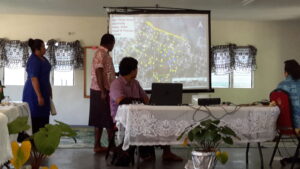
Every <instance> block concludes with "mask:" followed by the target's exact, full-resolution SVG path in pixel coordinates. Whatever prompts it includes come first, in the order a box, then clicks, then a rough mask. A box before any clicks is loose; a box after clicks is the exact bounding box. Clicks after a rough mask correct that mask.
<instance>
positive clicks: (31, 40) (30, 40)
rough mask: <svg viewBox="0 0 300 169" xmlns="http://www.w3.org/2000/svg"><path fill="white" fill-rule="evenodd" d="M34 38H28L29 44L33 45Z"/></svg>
mask: <svg viewBox="0 0 300 169" xmlns="http://www.w3.org/2000/svg"><path fill="white" fill-rule="evenodd" d="M33 42H34V40H33V39H31V38H30V39H28V46H32V45H33Z"/></svg>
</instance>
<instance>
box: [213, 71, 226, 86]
mask: <svg viewBox="0 0 300 169" xmlns="http://www.w3.org/2000/svg"><path fill="white" fill-rule="evenodd" d="M211 82H212V87H213V88H229V74H224V75H216V74H215V73H212V74H211Z"/></svg>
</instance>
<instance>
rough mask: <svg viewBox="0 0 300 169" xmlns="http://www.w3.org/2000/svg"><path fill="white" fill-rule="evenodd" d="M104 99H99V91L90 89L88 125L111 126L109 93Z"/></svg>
mask: <svg viewBox="0 0 300 169" xmlns="http://www.w3.org/2000/svg"><path fill="white" fill-rule="evenodd" d="M106 96H107V97H106V99H101V91H97V90H93V89H90V117H89V126H94V127H98V128H112V127H113V120H112V117H111V115H110V105H109V93H107V94H106Z"/></svg>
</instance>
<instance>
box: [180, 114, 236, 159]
mask: <svg viewBox="0 0 300 169" xmlns="http://www.w3.org/2000/svg"><path fill="white" fill-rule="evenodd" d="M219 123H220V120H210V119H209V120H205V121H202V122H200V124H197V125H193V126H190V127H188V128H186V129H185V131H184V132H183V133H182V134H181V135H180V136H179V137H178V138H177V140H180V139H182V138H183V137H185V139H184V140H185V144H188V141H189V142H190V144H191V145H194V147H196V151H203V152H216V156H217V159H218V160H219V161H221V163H226V162H227V160H228V154H227V153H226V152H220V151H219V149H218V147H219V145H220V144H221V143H222V142H225V143H227V144H233V138H234V137H235V138H237V139H238V137H237V135H236V134H235V132H234V131H233V130H232V129H230V128H229V127H227V126H219Z"/></svg>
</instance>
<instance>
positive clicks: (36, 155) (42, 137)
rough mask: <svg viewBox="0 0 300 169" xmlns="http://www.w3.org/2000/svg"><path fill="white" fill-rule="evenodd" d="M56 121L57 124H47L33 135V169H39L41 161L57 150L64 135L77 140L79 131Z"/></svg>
mask: <svg viewBox="0 0 300 169" xmlns="http://www.w3.org/2000/svg"><path fill="white" fill-rule="evenodd" d="M55 122H56V124H47V125H46V126H45V127H44V128H41V129H40V130H39V131H38V132H37V133H35V134H33V136H31V140H32V142H33V145H34V146H33V151H32V157H33V161H32V163H31V167H32V169H38V168H39V167H40V164H41V162H42V161H43V160H44V159H45V158H46V157H47V156H50V155H51V154H53V153H54V152H55V150H56V149H57V147H58V145H59V142H60V138H61V137H62V136H66V137H70V138H73V139H74V141H75V142H76V139H75V137H76V136H77V133H76V132H75V131H74V130H73V129H72V128H71V127H70V126H69V125H67V124H65V123H63V122H60V121H55Z"/></svg>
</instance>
